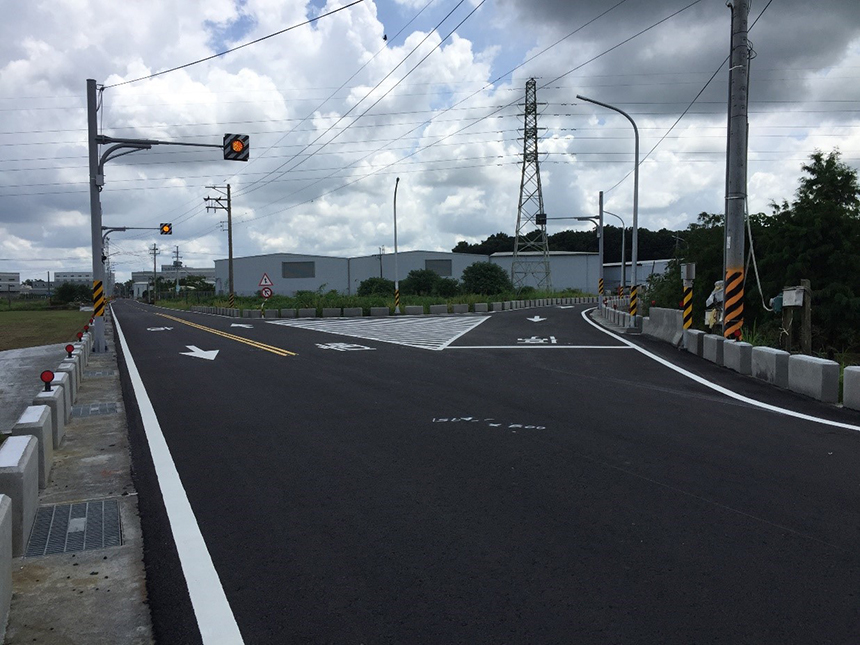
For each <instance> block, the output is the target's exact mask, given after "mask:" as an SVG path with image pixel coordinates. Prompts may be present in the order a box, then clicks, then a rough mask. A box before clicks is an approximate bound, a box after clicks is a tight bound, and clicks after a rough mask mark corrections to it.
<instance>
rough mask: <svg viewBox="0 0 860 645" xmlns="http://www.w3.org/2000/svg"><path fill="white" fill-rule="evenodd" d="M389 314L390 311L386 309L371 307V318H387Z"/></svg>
mask: <svg viewBox="0 0 860 645" xmlns="http://www.w3.org/2000/svg"><path fill="white" fill-rule="evenodd" d="M390 313H391V310H390V309H389V308H388V307H371V308H370V315H371V316H388V315H389V314H390Z"/></svg>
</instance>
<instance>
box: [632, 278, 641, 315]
mask: <svg viewBox="0 0 860 645" xmlns="http://www.w3.org/2000/svg"><path fill="white" fill-rule="evenodd" d="M638 311H639V287H638V286H637V285H635V284H634V285H632V286H631V287H630V315H631V316H635V315H636V314H637V313H638Z"/></svg>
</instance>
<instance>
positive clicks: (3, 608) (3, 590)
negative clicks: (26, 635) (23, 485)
mask: <svg viewBox="0 0 860 645" xmlns="http://www.w3.org/2000/svg"><path fill="white" fill-rule="evenodd" d="M11 605H12V500H11V499H9V497H8V496H6V495H0V643H5V642H6V626H7V625H8V623H9V610H10V608H11Z"/></svg>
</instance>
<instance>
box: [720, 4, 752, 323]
mask: <svg viewBox="0 0 860 645" xmlns="http://www.w3.org/2000/svg"><path fill="white" fill-rule="evenodd" d="M729 6H730V7H731V10H732V51H731V72H732V76H731V83H730V86H731V103H730V105H729V144H728V148H729V155H728V157H727V159H726V164H727V173H726V174H727V176H728V185H727V190H726V274H725V284H724V287H723V294H724V295H723V336H725V337H726V338H738V339H739V338H740V337H741V329H742V328H743V324H744V319H743V313H744V242H745V240H744V213H745V210H746V176H747V168H746V156H747V155H746V153H747V127H748V119H747V103H748V96H747V76H748V74H749V68H748V66H749V43H748V40H747V31H748V26H747V21H748V17H749V0H734V2H731V3H729Z"/></svg>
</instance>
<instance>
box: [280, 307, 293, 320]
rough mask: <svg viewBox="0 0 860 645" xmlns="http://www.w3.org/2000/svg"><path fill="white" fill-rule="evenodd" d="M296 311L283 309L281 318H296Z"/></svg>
mask: <svg viewBox="0 0 860 645" xmlns="http://www.w3.org/2000/svg"><path fill="white" fill-rule="evenodd" d="M295 317H296V310H295V309H281V318H295Z"/></svg>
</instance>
